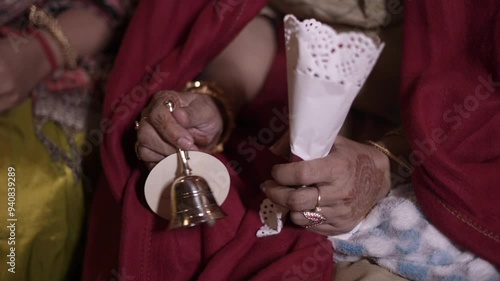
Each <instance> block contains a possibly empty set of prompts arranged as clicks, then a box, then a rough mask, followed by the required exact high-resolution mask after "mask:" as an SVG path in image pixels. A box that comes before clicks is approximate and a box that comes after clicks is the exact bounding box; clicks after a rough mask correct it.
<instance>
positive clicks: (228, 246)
mask: <svg viewBox="0 0 500 281" xmlns="http://www.w3.org/2000/svg"><path fill="white" fill-rule="evenodd" d="M263 5H265V1H243V0H242V1H239V0H227V1H201V0H198V1H165V0H148V1H142V2H141V3H140V5H139V7H138V9H137V10H136V14H135V16H134V18H133V19H132V22H131V24H130V28H129V30H128V31H127V34H126V36H125V39H124V42H123V45H122V48H121V50H120V53H119V55H118V58H117V61H116V65H115V68H114V71H113V72H112V75H111V77H110V82H109V86H108V89H107V96H106V100H105V106H104V108H105V109H104V119H103V122H102V124H101V125H102V129H103V131H104V142H103V144H102V148H101V151H102V152H101V153H102V161H103V166H104V173H105V177H104V178H103V179H102V180H101V183H100V185H99V186H98V188H97V190H96V193H95V197H94V201H93V206H92V211H91V214H90V222H89V234H88V241H87V250H86V256H85V264H84V280H87V281H91V280H92V281H95V280H102V281H104V280H106V281H109V280H112V279H113V278H115V279H116V280H141V281H148V280H149V281H159V280H331V278H332V277H331V276H332V271H333V264H332V254H333V253H332V251H333V250H332V247H331V244H330V243H329V242H328V241H327V240H326V238H324V237H321V236H318V235H315V234H313V233H311V232H308V231H305V230H302V229H299V228H294V227H292V226H287V227H285V229H284V231H283V232H282V233H281V234H280V235H277V236H272V237H266V238H259V239H258V238H256V236H255V233H256V231H257V230H258V228H259V227H260V225H261V223H260V219H259V215H258V208H259V204H260V202H261V200H262V199H263V196H264V195H263V193H262V192H261V191H260V189H259V184H260V183H261V182H262V181H264V180H265V179H268V178H270V175H269V173H270V170H271V167H272V165H273V163H277V162H278V161H281V160H279V159H276V158H275V157H274V156H273V155H271V154H270V153H269V152H268V151H267V150H266V149H264V148H263V147H264V146H263V143H260V144H258V143H254V144H253V146H248V145H249V143H248V138H249V137H252V136H258V134H259V132H260V129H261V128H271V129H272V130H274V133H272V134H273V136H272V137H271V139H268V138H266V139H265V142H266V143H264V144H269V143H271V142H272V141H273V140H274V139H277V138H278V137H279V133H282V132H284V130H285V126H286V125H287V124H286V122H287V121H286V118H287V113H286V111H285V112H283V110H284V108H286V104H284V102H286V69H285V61H286V60H285V57H284V50H283V42H281V44H280V45H281V48H280V51H279V53H278V54H277V56H276V59H275V62H274V66H273V68H272V69H271V71H270V74H269V78H268V81H267V82H266V85H265V87H264V89H263V90H262V93H261V94H260V95H259V96H258V97H257V98H256V100H255V101H254V102H253V103H252V104H250V105H249V106H248V108H247V109H246V110H245V111H244V112H242V114H241V116H240V125H241V124H243V125H244V126H242V127H241V126H240V127H239V128H238V129H237V130H236V131H235V133H234V136H233V138H232V139H231V140H230V142H229V143H228V145H227V148H226V152H225V153H224V154H220V155H217V157H218V158H219V159H220V160H221V161H222V162H223V163H225V164H226V165H227V166H228V168H229V171H230V175H231V190H230V193H229V196H228V198H227V199H226V201H225V203H224V204H223V206H222V208H223V210H224V211H225V212H226V213H227V214H228V217H227V218H225V219H223V220H219V221H218V222H217V223H216V225H215V226H214V227H207V226H199V227H194V228H189V229H178V230H167V226H168V222H167V221H165V220H163V219H161V218H159V217H158V216H156V215H155V214H153V213H152V212H151V211H150V210H149V208H148V207H147V204H146V203H145V201H144V195H143V186H144V181H145V178H146V176H147V173H148V172H147V171H146V170H144V169H143V168H141V164H140V163H139V161H138V160H137V159H136V158H135V153H134V148H133V143H134V142H135V132H134V130H133V123H134V120H136V119H138V116H139V114H140V111H141V110H142V109H143V108H144V107H145V106H146V105H147V104H148V102H149V99H150V97H151V95H152V94H154V93H155V92H157V91H159V90H161V89H180V88H182V86H183V85H184V83H185V82H186V81H188V80H190V79H193V78H194V77H195V76H196V75H197V74H198V73H199V72H200V71H201V70H202V69H203V68H204V66H205V65H206V64H207V63H208V62H209V61H210V60H211V59H212V58H213V57H214V56H215V55H216V54H217V53H218V52H220V51H221V50H222V49H223V48H224V47H225V46H226V45H227V44H228V43H229V42H230V41H231V39H233V38H234V37H235V35H236V34H237V33H238V32H239V31H240V30H241V29H242V28H243V27H244V25H245V24H246V23H247V22H248V21H250V20H251V19H252V18H253V17H254V16H255V15H256V14H258V12H259V11H260V9H261V8H262V7H263ZM281 37H282V36H281ZM280 41H283V40H282V39H281V40H280ZM270 122H271V123H270ZM277 122H278V123H277ZM279 122H281V123H279ZM270 124H271V125H270ZM270 126H271V127H270ZM276 128H279V131H276ZM250 148H251V149H250ZM248 153H250V154H248ZM230 164H231V165H233V166H234V168H232V167H230Z"/></svg>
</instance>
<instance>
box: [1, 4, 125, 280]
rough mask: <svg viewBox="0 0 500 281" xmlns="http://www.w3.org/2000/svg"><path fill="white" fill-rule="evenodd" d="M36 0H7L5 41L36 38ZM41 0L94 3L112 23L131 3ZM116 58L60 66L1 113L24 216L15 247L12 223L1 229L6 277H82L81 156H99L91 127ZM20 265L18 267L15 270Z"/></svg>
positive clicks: (55, 8) (18, 213)
mask: <svg viewBox="0 0 500 281" xmlns="http://www.w3.org/2000/svg"><path fill="white" fill-rule="evenodd" d="M33 2H34V1H32V0H0V40H8V39H5V38H2V37H3V36H9V38H11V39H12V38H15V36H29V35H26V34H27V33H24V32H22V30H23V29H25V28H26V27H27V26H26V22H27V21H26V9H27V8H28V7H29V5H31V4H32V3H33ZM36 3H37V4H38V5H39V6H41V7H43V8H44V9H45V10H47V11H50V12H51V13H53V14H54V15H57V14H59V13H61V12H62V11H64V10H67V9H69V8H72V7H83V5H85V6H86V7H92V9H93V10H94V11H96V12H98V13H101V14H102V15H106V17H107V18H108V19H109V23H110V25H112V26H116V25H118V24H119V22H120V20H121V19H122V18H123V16H125V11H126V10H127V9H128V8H126V7H128V6H126V5H127V4H126V3H125V2H124V1H118V0H109V1H106V0H103V1H69V0H54V1H37V2H36ZM89 5H90V6H89ZM2 55H4V54H2V53H0V56H2ZM112 59H113V53H110V54H103V53H99V54H97V55H95V56H92V57H86V58H82V59H81V60H80V62H79V66H78V68H77V69H75V70H72V71H64V70H60V71H56V72H55V73H53V75H52V76H51V77H48V78H47V79H46V80H45V81H42V82H40V83H39V85H38V86H36V88H35V89H34V90H33V92H32V93H31V98H29V99H27V100H25V101H24V102H23V103H21V104H19V105H17V106H15V107H13V108H11V109H9V110H7V111H5V112H2V113H0V143H1V144H2V145H1V146H0V171H2V173H6V171H7V169H8V168H9V167H11V168H15V171H16V194H15V195H16V204H15V218H16V219H17V221H16V227H15V231H16V240H15V245H14V244H12V242H11V243H8V242H9V240H8V239H9V235H10V234H9V232H8V231H7V230H8V229H7V228H6V227H5V224H2V227H1V229H0V252H1V253H5V255H4V254H2V256H1V257H0V262H1V263H2V264H3V265H4V266H3V267H2V269H3V270H1V271H0V280H10V281H45V280H51V281H65V280H79V278H80V275H81V270H80V267H81V259H82V256H83V251H82V249H83V248H82V241H83V239H82V238H83V235H82V234H83V233H84V230H85V228H84V222H85V214H86V204H85V195H86V194H85V193H86V191H88V190H86V189H84V187H86V186H88V185H87V184H86V183H88V180H87V177H86V176H85V175H84V174H83V172H82V156H85V155H88V154H91V155H92V156H97V155H96V154H95V153H93V152H96V151H97V147H98V145H99V141H100V140H99V139H96V138H95V137H96V136H95V135H94V134H86V133H87V132H88V131H89V129H90V128H92V127H93V125H92V124H93V123H95V121H96V120H98V118H99V115H100V105H99V103H100V99H101V93H102V90H101V88H102V86H103V85H104V82H105V80H106V78H107V73H108V72H109V69H110V66H111V62H112ZM26 67H30V66H29V65H28V66H26ZM101 136H102V135H101ZM92 137H94V138H92ZM95 160H97V159H95ZM92 165H93V166H97V165H96V162H92ZM96 170H98V168H96ZM4 175H6V174H4ZM3 180H5V176H4V177H3ZM4 187H5V185H4ZM7 196H8V193H7V188H2V189H0V202H7ZM5 206H6V205H5ZM7 215H8V214H7V212H6V211H5V212H0V221H2V222H6V221H7V218H8V217H7ZM9 218H10V217H9ZM10 247H15V264H13V263H12V264H8V263H7V262H8V261H10V260H8V259H10V258H8V257H7V254H9V253H10V252H11V249H10ZM13 266H15V268H14V269H13V270H15V273H11V272H10V271H8V268H9V269H10V268H13Z"/></svg>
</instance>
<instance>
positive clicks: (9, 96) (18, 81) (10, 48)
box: [0, 37, 50, 113]
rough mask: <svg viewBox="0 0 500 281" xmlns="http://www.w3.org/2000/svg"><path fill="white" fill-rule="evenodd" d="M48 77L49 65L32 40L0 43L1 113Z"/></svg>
mask: <svg viewBox="0 0 500 281" xmlns="http://www.w3.org/2000/svg"><path fill="white" fill-rule="evenodd" d="M49 73H50V64H49V62H48V61H47V59H46V58H45V54H44V53H43V50H42V48H41V46H40V45H39V44H38V42H37V41H36V39H35V38H33V37H30V38H24V39H23V40H21V41H18V42H16V44H11V42H10V40H9V39H0V113H1V112H4V111H6V110H8V109H10V108H12V107H14V106H16V105H17V104H19V103H21V102H23V101H24V100H25V99H26V98H27V97H28V96H29V94H30V92H31V91H32V90H33V89H34V88H35V86H36V85H37V84H38V83H39V82H40V81H41V80H42V79H43V78H45V76H47V75H48V74H49Z"/></svg>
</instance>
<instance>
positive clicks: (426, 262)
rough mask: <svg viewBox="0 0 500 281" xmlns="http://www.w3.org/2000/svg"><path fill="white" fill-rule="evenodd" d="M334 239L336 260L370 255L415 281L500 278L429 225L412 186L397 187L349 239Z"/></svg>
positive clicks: (486, 280)
mask: <svg viewBox="0 0 500 281" xmlns="http://www.w3.org/2000/svg"><path fill="white" fill-rule="evenodd" d="M329 239H330V241H332V243H333V245H334V248H335V255H334V258H335V260H336V261H356V260H359V259H362V258H366V259H369V260H371V261H373V262H375V263H376V264H378V265H380V266H382V267H385V268H387V269H388V270H390V271H392V272H394V273H397V274H399V275H401V276H403V277H405V278H408V279H410V280H419V281H420V280H436V281H437V280H447V281H467V280H471V281H499V280H500V272H499V271H498V270H497V269H496V268H495V267H494V266H493V265H491V264H490V263H488V262H487V261H485V260H483V259H480V258H478V257H477V256H475V255H474V254H472V253H470V252H468V251H464V250H462V249H460V248H459V247H457V246H456V245H454V244H453V243H452V242H451V241H450V240H449V239H448V238H446V237H445V236H444V235H443V234H441V233H440V232H439V231H438V230H437V229H436V228H435V227H434V226H432V225H431V224H430V223H429V221H428V220H427V219H426V218H425V217H424V216H423V215H422V213H421V212H420V210H419V209H418V207H417V205H416V198H415V194H414V192H413V188H412V186H411V185H406V186H401V187H398V188H396V189H395V190H393V191H392V192H391V193H390V195H389V196H388V197H386V198H385V199H383V200H382V201H381V202H380V203H379V204H378V205H377V206H376V207H375V208H374V209H373V210H372V211H371V212H370V213H369V214H368V216H367V218H366V219H365V220H364V221H363V223H362V225H361V227H360V228H359V230H358V231H357V232H356V233H355V234H354V235H353V236H352V237H351V238H350V239H349V240H340V239H336V238H332V237H330V238H329Z"/></svg>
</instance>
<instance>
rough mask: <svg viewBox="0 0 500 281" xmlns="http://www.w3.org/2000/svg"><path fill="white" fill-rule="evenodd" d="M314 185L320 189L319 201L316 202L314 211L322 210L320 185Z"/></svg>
mask: <svg viewBox="0 0 500 281" xmlns="http://www.w3.org/2000/svg"><path fill="white" fill-rule="evenodd" d="M314 187H316V189H317V190H318V202H317V203H316V208H314V211H315V212H321V207H320V203H321V193H320V192H319V187H317V186H314Z"/></svg>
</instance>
